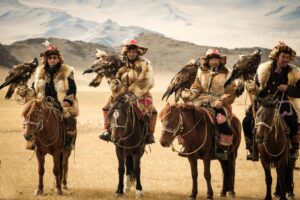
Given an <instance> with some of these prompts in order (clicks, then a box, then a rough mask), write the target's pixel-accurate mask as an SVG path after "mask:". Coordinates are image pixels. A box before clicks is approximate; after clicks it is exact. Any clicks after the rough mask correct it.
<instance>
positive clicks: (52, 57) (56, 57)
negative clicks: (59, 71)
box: [48, 56, 58, 60]
mask: <svg viewBox="0 0 300 200" xmlns="http://www.w3.org/2000/svg"><path fill="white" fill-rule="evenodd" d="M51 59H53V60H56V59H58V56H49V57H48V60H51Z"/></svg>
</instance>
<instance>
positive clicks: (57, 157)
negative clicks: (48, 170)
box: [53, 151, 62, 195]
mask: <svg viewBox="0 0 300 200" xmlns="http://www.w3.org/2000/svg"><path fill="white" fill-rule="evenodd" d="M53 163H54V165H53V174H54V176H55V179H56V185H55V193H56V194H57V195H62V190H61V176H62V169H61V168H62V161H61V152H59V151H58V152H56V153H54V154H53Z"/></svg>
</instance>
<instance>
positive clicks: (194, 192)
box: [188, 156, 198, 200]
mask: <svg viewBox="0 0 300 200" xmlns="http://www.w3.org/2000/svg"><path fill="white" fill-rule="evenodd" d="M188 159H189V162H190V166H191V172H192V179H193V188H192V194H191V195H190V196H189V200H196V196H197V194H198V168H197V161H198V160H197V158H195V157H193V156H188Z"/></svg>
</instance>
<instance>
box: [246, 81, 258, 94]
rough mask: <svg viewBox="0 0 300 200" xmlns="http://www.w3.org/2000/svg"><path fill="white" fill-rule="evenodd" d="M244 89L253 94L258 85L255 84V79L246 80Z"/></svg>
mask: <svg viewBox="0 0 300 200" xmlns="http://www.w3.org/2000/svg"><path fill="white" fill-rule="evenodd" d="M246 90H247V92H248V93H249V94H255V93H256V92H257V91H258V87H257V85H256V84H255V81H253V80H250V81H247V82H246Z"/></svg>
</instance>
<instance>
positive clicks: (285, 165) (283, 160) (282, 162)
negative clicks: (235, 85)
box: [256, 98, 295, 200]
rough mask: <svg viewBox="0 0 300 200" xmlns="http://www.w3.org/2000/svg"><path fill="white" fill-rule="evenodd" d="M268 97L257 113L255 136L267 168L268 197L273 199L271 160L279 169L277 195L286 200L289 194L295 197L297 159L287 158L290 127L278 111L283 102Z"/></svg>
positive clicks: (267, 199)
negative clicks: (279, 102)
mask: <svg viewBox="0 0 300 200" xmlns="http://www.w3.org/2000/svg"><path fill="white" fill-rule="evenodd" d="M277 103H278V101H273V100H272V99H270V98H266V99H264V100H263V101H262V104H261V106H260V107H259V109H258V111H257V113H256V139H257V147H258V151H259V154H260V160H261V164H262V166H263V168H264V171H265V181H266V187H267V190H266V196H265V199H266V200H270V199H272V194H271V185H272V176H271V168H270V165H271V163H273V164H275V166H276V171H277V186H276V191H275V194H276V195H277V196H279V197H280V199H281V200H285V199H287V198H286V193H287V192H288V194H289V196H290V197H292V198H294V196H295V195H294V192H293V188H294V186H293V169H294V165H295V160H294V159H293V160H291V159H288V153H289V142H288V137H287V129H286V126H285V125H284V122H283V120H282V119H281V117H280V114H279V109H280V108H279V107H278V106H277V105H279V106H280V104H277Z"/></svg>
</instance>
